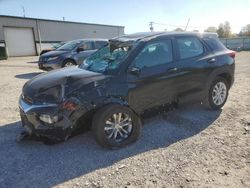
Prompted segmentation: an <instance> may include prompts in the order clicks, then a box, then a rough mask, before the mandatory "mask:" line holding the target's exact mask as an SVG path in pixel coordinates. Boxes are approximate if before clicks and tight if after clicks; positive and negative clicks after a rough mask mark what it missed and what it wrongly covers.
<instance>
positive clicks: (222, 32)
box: [217, 24, 224, 38]
mask: <svg viewBox="0 0 250 188" xmlns="http://www.w3.org/2000/svg"><path fill="white" fill-rule="evenodd" d="M217 33H218V35H219V37H220V38H223V37H224V25H223V24H220V25H219V27H218V30H217Z"/></svg>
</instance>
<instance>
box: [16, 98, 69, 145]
mask: <svg viewBox="0 0 250 188" xmlns="http://www.w3.org/2000/svg"><path fill="white" fill-rule="evenodd" d="M19 109H20V116H21V121H22V126H23V127H24V128H25V129H26V130H27V132H28V133H29V134H34V135H36V136H44V137H48V138H51V139H57V140H64V139H65V138H67V137H68V136H69V135H70V134H71V130H72V127H73V122H71V121H70V119H69V117H67V116H66V115H65V114H63V113H61V114H59V113H58V109H59V106H58V105H57V104H41V105H34V104H28V103H27V102H26V101H24V99H23V98H22V97H20V99H19ZM41 114H48V115H53V114H56V115H60V119H59V120H58V122H56V123H53V124H48V123H45V122H43V121H41V120H40V119H39V116H40V115H41Z"/></svg>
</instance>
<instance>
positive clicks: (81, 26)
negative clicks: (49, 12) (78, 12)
mask: <svg viewBox="0 0 250 188" xmlns="http://www.w3.org/2000/svg"><path fill="white" fill-rule="evenodd" d="M123 34H124V26H115V25H104V24H92V23H81V22H70V21H58V20H46V19H36V18H24V17H14V16H4V15H0V48H2V49H4V50H5V53H6V56H7V57H15V56H33V55H38V54H39V53H40V51H41V50H42V49H44V48H50V47H51V45H52V44H54V43H58V42H62V41H69V40H74V39H84V38H106V39H110V38H113V37H116V36H121V35H123ZM0 53H1V52H0Z"/></svg>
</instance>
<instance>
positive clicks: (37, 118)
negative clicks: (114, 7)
mask: <svg viewBox="0 0 250 188" xmlns="http://www.w3.org/2000/svg"><path fill="white" fill-rule="evenodd" d="M234 58H235V52H233V51H230V50H228V49H226V48H225V47H224V46H223V44H221V43H220V42H219V40H218V39H217V38H216V37H211V36H209V35H201V34H197V33H176V32H174V33H166V32H164V33H154V32H150V33H136V34H131V35H125V36H122V37H118V38H114V39H111V40H110V41H109V44H108V45H106V46H105V47H103V48H101V49H100V50H98V51H97V52H95V53H94V54H92V55H91V56H90V57H89V58H87V59H86V60H85V61H84V62H83V63H82V64H81V65H79V66H78V67H76V66H75V67H68V68H63V69H61V70H55V71H52V72H49V73H44V74H42V75H39V76H37V77H35V78H33V79H31V80H29V81H28V82H27V83H26V84H25V85H24V87H23V92H22V95H21V97H20V100H19V107H20V112H21V119H22V124H23V126H24V127H25V128H26V129H27V131H28V133H29V134H34V135H36V136H46V137H48V138H53V139H62V140H65V139H67V138H68V137H69V136H70V135H71V134H72V133H73V132H74V131H75V130H76V129H77V128H79V127H82V126H87V125H86V123H85V122H86V121H87V119H89V118H91V120H92V127H91V128H92V131H93V133H94V135H95V138H96V140H97V141H98V143H99V144H101V145H102V146H104V147H108V148H117V147H121V146H124V145H127V144H129V143H132V142H134V141H135V140H136V139H137V138H138V137H139V135H140V131H141V120H140V116H141V115H142V114H143V113H144V112H145V111H146V110H148V109H154V108H156V107H160V106H163V105H164V106H165V105H171V104H173V103H179V102H181V101H183V100H185V99H186V100H189V101H194V100H193V99H195V100H198V101H203V104H205V105H206V106H207V107H209V108H210V109H212V110H218V109H220V108H221V107H222V106H223V105H224V104H225V102H226V100H227V96H228V91H229V88H230V87H231V85H232V84H233V81H234V67H235V65H234V62H235V60H234Z"/></svg>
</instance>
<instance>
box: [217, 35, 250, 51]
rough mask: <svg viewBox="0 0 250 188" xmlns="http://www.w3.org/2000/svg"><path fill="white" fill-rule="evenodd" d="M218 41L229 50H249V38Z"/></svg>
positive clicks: (221, 39)
mask: <svg viewBox="0 0 250 188" xmlns="http://www.w3.org/2000/svg"><path fill="white" fill-rule="evenodd" d="M220 41H221V42H222V43H223V44H224V45H225V46H226V47H227V48H229V49H231V50H236V51H241V50H250V38H232V39H231V38H230V39H229V38H220Z"/></svg>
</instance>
